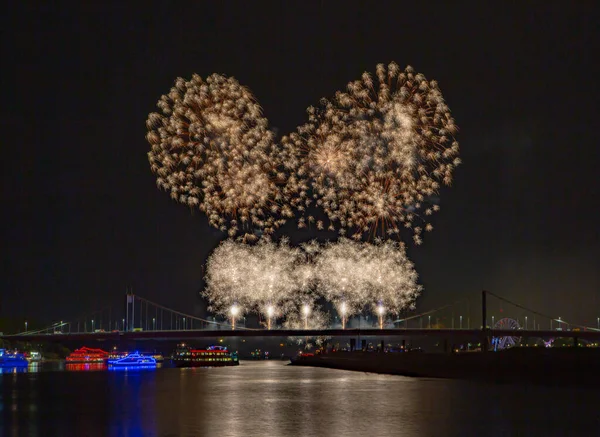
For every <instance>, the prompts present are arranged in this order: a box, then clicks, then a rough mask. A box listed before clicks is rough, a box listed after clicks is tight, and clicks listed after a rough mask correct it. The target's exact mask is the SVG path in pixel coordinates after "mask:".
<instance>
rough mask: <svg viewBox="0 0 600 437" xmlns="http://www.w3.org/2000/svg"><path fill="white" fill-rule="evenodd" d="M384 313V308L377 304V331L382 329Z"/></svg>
mask: <svg viewBox="0 0 600 437" xmlns="http://www.w3.org/2000/svg"><path fill="white" fill-rule="evenodd" d="M384 313H385V308H384V307H383V305H381V304H379V305H378V306H377V314H379V329H383V314H384Z"/></svg>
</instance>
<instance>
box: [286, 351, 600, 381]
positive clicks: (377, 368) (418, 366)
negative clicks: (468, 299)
mask: <svg viewBox="0 0 600 437" xmlns="http://www.w3.org/2000/svg"><path fill="white" fill-rule="evenodd" d="M292 365H300V366H314V367H326V368H330V369H341V370H354V371H360V372H370V373H382V374H390V375H402V376H413V377H428V378H450V379H468V380H483V381H489V382H496V383H512V382H515V383H532V384H543V385H577V386H594V387H600V349H597V348H548V349H547V348H513V349H510V350H507V351H503V352H488V353H480V352H472V353H458V354H441V353H440V354H428V353H410V352H409V353H377V352H360V351H358V352H334V353H327V354H322V355H315V356H303V357H300V358H297V359H294V360H292Z"/></svg>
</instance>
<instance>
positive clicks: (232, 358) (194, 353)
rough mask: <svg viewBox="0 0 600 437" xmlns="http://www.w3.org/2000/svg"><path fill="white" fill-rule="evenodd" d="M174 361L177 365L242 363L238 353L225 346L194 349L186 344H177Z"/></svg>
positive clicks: (216, 365) (203, 365) (204, 365)
mask: <svg viewBox="0 0 600 437" xmlns="http://www.w3.org/2000/svg"><path fill="white" fill-rule="evenodd" d="M173 363H174V364H175V366H177V367H221V366H237V365H238V364H240V362H239V360H238V356H237V353H235V352H230V351H229V350H227V348H226V347H224V346H209V347H207V348H206V349H194V348H192V347H190V346H186V345H185V344H181V345H178V346H177V349H176V350H175V353H174V354H173Z"/></svg>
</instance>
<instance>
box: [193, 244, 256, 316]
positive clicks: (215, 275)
mask: <svg viewBox="0 0 600 437" xmlns="http://www.w3.org/2000/svg"><path fill="white" fill-rule="evenodd" d="M252 256H253V255H252V251H251V246H248V245H246V244H240V243H236V242H234V241H232V240H226V241H224V242H222V243H221V244H220V245H219V246H218V247H217V248H216V249H215V251H214V252H213V253H212V255H211V256H210V257H209V258H208V261H207V264H206V277H205V280H206V289H205V290H204V292H203V293H202V294H203V295H204V297H206V298H207V299H208V301H209V302H210V308H209V309H210V310H211V311H213V312H215V313H217V314H221V315H227V316H229V314H230V313H231V309H232V308H236V309H237V310H236V311H237V314H236V316H241V315H243V314H245V313H247V312H248V311H250V309H251V308H252V306H253V304H254V299H253V296H252V293H251V290H250V288H249V287H248V286H247V283H246V281H247V278H248V274H249V268H250V266H249V263H248V261H249V260H251V259H252Z"/></svg>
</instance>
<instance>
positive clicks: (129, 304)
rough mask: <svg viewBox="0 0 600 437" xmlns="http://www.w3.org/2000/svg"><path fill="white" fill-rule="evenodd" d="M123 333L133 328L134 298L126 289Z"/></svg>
mask: <svg viewBox="0 0 600 437" xmlns="http://www.w3.org/2000/svg"><path fill="white" fill-rule="evenodd" d="M125 323H126V325H125V331H129V332H131V331H133V328H134V326H135V296H134V295H133V293H132V292H131V291H130V290H129V289H128V290H127V291H126V292H125Z"/></svg>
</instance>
